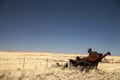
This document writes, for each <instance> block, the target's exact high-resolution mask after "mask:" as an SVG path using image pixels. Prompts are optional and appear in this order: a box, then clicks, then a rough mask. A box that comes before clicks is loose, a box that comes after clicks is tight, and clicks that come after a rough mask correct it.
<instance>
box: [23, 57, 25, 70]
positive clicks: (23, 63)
mask: <svg viewBox="0 0 120 80" xmlns="http://www.w3.org/2000/svg"><path fill="white" fill-rule="evenodd" d="M23 69H25V57H24V59H23Z"/></svg>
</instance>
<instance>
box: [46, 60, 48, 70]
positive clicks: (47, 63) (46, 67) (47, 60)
mask: <svg viewBox="0 0 120 80" xmlns="http://www.w3.org/2000/svg"><path fill="white" fill-rule="evenodd" d="M46 68H48V58H47V59H46Z"/></svg>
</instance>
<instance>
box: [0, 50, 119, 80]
mask: <svg viewBox="0 0 120 80" xmlns="http://www.w3.org/2000/svg"><path fill="white" fill-rule="evenodd" d="M76 56H81V57H83V56H86V55H82V54H81V55H80V54H58V53H56V54H55V53H42V52H41V53H39V52H5V51H4V52H3V51H1V52H0V80H120V56H108V57H106V59H107V62H109V63H106V62H105V63H100V64H99V66H98V69H99V70H97V71H95V70H92V71H90V72H89V73H85V72H82V73H81V72H80V71H79V70H69V69H64V70H62V68H61V67H56V63H57V62H59V63H60V64H62V65H63V64H65V63H66V62H67V61H68V59H70V58H71V59H74V58H75V57H76Z"/></svg>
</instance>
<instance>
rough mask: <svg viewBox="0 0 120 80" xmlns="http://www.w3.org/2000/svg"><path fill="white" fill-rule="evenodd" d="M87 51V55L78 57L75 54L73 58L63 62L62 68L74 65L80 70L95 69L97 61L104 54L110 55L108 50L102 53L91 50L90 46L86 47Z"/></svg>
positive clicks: (103, 56)
mask: <svg viewBox="0 0 120 80" xmlns="http://www.w3.org/2000/svg"><path fill="white" fill-rule="evenodd" d="M88 53H89V55H88V56H87V57H83V58H80V57H78V56H77V57H76V59H75V60H73V59H69V62H68V63H66V64H65V66H64V68H66V67H68V68H72V67H76V68H79V69H80V71H84V70H85V71H86V72H88V71H89V70H91V69H97V67H98V64H99V62H101V60H102V59H103V58H105V56H107V55H111V53H110V52H107V53H105V54H104V55H103V54H102V53H98V52H97V51H92V49H91V48H89V49H88Z"/></svg>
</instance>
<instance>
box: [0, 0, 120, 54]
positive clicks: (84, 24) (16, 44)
mask: <svg viewBox="0 0 120 80" xmlns="http://www.w3.org/2000/svg"><path fill="white" fill-rule="evenodd" d="M119 35H120V1H119V0H0V50H17V51H39V52H58V53H87V49H88V48H93V50H96V51H98V52H101V53H105V52H107V51H110V52H111V53H112V54H113V55H120V53H119V50H120V36H119Z"/></svg>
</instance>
